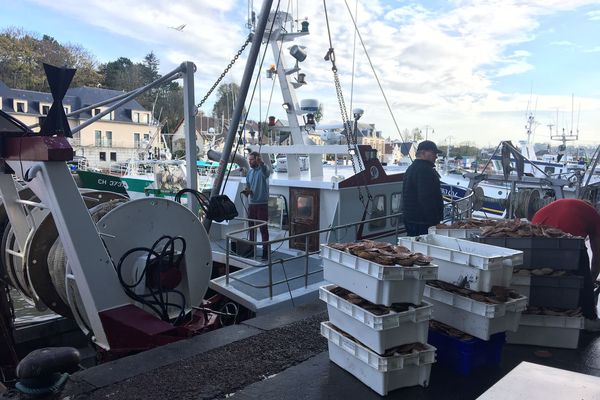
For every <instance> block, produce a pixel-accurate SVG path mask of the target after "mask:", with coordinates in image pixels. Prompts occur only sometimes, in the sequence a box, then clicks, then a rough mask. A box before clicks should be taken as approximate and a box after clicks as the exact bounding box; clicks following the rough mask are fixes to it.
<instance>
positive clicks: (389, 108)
mask: <svg viewBox="0 0 600 400" xmlns="http://www.w3.org/2000/svg"><path fill="white" fill-rule="evenodd" d="M323 1H325V0H323ZM344 3H345V4H346V8H347V9H348V13H349V14H350V18H351V19H352V24H353V25H354V29H355V32H356V33H357V34H358V38H359V39H360V43H361V45H362V48H363V50H364V52H365V55H366V56H367V60H368V61H369V65H370V66H371V70H372V71H373V75H374V76H375V80H376V81H377V85H378V86H379V90H380V91H381V95H382V96H383V99H384V100H385V104H386V106H387V108H388V111H389V112H390V115H391V116H392V120H393V121H394V126H395V127H396V131H397V132H398V135H399V136H400V139H401V140H402V141H403V142H404V138H403V137H402V133H401V132H400V128H399V127H398V122H396V117H395V116H394V113H393V112H392V107H391V106H390V102H389V101H388V98H387V96H386V95H385V92H384V90H383V86H382V85H381V82H380V80H379V76H378V75H377V72H376V71H375V67H374V66H373V62H371V57H370V56H369V53H368V52H367V47H366V46H365V42H364V41H363V38H362V35H361V34H360V31H359V30H358V26H357V25H356V21H355V20H354V17H353V15H352V11H350V6H348V1H347V0H344ZM408 156H409V158H410V159H411V161H412V157H411V156H410V154H409V155H408Z"/></svg>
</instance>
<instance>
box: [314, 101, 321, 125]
mask: <svg viewBox="0 0 600 400" xmlns="http://www.w3.org/2000/svg"><path fill="white" fill-rule="evenodd" d="M322 119H323V103H319V108H317V112H315V122H320V121H321V120H322Z"/></svg>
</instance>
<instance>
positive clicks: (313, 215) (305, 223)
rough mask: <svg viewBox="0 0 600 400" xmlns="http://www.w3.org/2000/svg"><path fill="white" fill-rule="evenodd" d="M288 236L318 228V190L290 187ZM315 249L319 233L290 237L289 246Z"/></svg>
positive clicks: (299, 248)
mask: <svg viewBox="0 0 600 400" xmlns="http://www.w3.org/2000/svg"><path fill="white" fill-rule="evenodd" d="M290 203H291V204H290V236H294V235H299V234H302V233H306V232H312V231H316V230H318V229H319V214H320V210H321V209H320V202H319V190H318V189H306V188H290ZM307 241H308V242H307ZM307 243H308V251H317V250H318V249H319V234H318V233H315V234H312V235H309V236H308V238H307V237H305V236H301V237H298V238H292V239H290V248H291V249H298V250H306V244H307Z"/></svg>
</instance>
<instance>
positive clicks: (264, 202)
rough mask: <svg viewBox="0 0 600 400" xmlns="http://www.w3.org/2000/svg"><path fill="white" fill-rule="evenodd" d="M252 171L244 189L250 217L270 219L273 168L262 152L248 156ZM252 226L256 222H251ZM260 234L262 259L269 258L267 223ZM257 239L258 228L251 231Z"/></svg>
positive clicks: (247, 176) (251, 237)
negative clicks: (269, 165)
mask: <svg viewBox="0 0 600 400" xmlns="http://www.w3.org/2000/svg"><path fill="white" fill-rule="evenodd" d="M248 164H250V171H248V175H246V188H245V189H244V190H243V191H242V193H244V194H245V195H246V196H248V203H249V205H248V218H249V219H256V220H259V221H265V222H266V221H268V219H269V181H268V179H269V175H271V169H270V168H268V167H267V166H266V165H265V163H264V162H263V161H262V158H261V156H260V153H259V152H257V151H253V152H252V153H250V155H249V156H248ZM249 225H250V226H254V223H252V222H250V223H249ZM260 236H261V238H262V241H263V250H262V259H263V260H267V259H268V255H269V249H268V246H267V245H266V244H265V243H264V242H268V241H269V228H268V227H267V224H266V223H265V224H264V225H262V226H261V227H260ZM255 239H256V229H252V230H251V231H250V240H251V241H254V240H255Z"/></svg>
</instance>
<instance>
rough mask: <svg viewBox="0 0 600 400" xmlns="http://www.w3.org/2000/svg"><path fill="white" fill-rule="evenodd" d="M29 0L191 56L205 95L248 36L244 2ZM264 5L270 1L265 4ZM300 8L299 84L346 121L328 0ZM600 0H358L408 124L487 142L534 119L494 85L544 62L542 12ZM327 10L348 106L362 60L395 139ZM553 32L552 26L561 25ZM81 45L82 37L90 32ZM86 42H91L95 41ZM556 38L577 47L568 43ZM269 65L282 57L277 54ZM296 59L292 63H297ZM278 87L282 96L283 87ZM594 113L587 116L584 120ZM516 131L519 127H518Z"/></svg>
mask: <svg viewBox="0 0 600 400" xmlns="http://www.w3.org/2000/svg"><path fill="white" fill-rule="evenodd" d="M27 1H29V2H30V3H34V4H36V5H37V6H39V7H47V8H52V9H53V10H55V11H56V12H60V13H62V14H63V15H65V20H68V18H72V19H74V20H77V21H78V22H80V23H86V24H89V25H90V26H94V27H96V28H99V29H102V30H105V31H106V32H110V33H112V34H114V35H118V36H120V37H122V38H123V41H127V40H133V41H136V42H137V43H141V44H147V46H148V49H153V50H154V51H155V53H156V54H157V56H158V57H159V59H160V60H161V69H163V71H162V72H163V73H164V72H167V71H168V70H170V69H172V68H173V67H175V66H176V65H178V64H180V63H181V62H182V61H185V60H191V61H193V62H195V63H196V65H197V67H198V73H197V74H196V77H195V79H196V95H197V97H199V96H202V95H203V94H204V92H205V91H206V90H207V89H208V88H209V87H210V85H211V84H212V82H213V81H214V80H215V79H216V78H217V77H218V76H219V75H220V73H221V72H222V70H223V69H224V67H225V66H226V64H227V63H228V62H229V60H230V59H231V57H232V56H233V55H234V52H235V51H236V50H237V49H238V48H239V46H240V45H241V44H242V43H243V41H244V39H245V37H246V35H247V30H246V29H245V28H244V24H245V18H246V2H245V1H241V0H237V1H235V0H219V1H214V0H193V1H192V0H186V1H183V0H175V1H170V2H165V1H159V0H148V1H145V2H139V1H134V0H112V1H105V0H63V1H60V2H54V3H49V2H47V1H46V0H27ZM254 3H255V5H256V6H257V7H259V6H260V4H259V3H261V2H259V1H255V2H254ZM300 3H302V4H301V7H302V9H301V10H300V11H299V12H297V10H295V6H296V4H298V3H297V2H294V1H291V2H290V3H289V4H291V6H292V7H294V10H293V11H294V12H293V13H294V16H296V15H297V16H299V17H300V18H301V19H302V18H303V17H304V16H309V17H310V19H309V21H310V30H311V35H310V36H307V37H303V38H300V39H299V40H298V43H299V44H304V45H306V46H307V52H308V58H307V61H305V62H304V63H302V64H301V67H302V68H303V72H305V73H306V74H307V75H306V79H307V81H308V85H306V86H305V87H303V88H302V89H301V90H300V91H299V93H298V97H299V98H309V97H314V98H319V99H320V100H321V101H322V102H323V103H324V105H325V118H326V119H331V120H333V119H339V111H338V106H337V100H336V96H335V92H334V90H333V80H332V73H331V65H330V64H329V63H328V62H326V61H324V60H323V56H324V55H325V53H326V52H327V49H328V48H329V42H328V34H327V27H326V24H325V19H324V16H323V5H322V2H321V1H302V2H300ZM347 3H348V5H349V7H350V9H351V10H352V11H354V6H355V4H357V3H355V1H352V0H347ZM598 3H599V2H598V0H570V1H564V0H528V1H517V0H506V1H491V0H454V1H453V2H447V3H445V4H444V8H443V9H435V10H434V9H429V8H427V6H426V5H423V4H416V3H409V2H389V1H386V2H383V1H378V0H369V1H364V0H363V1H359V2H358V16H357V23H358V25H359V29H360V31H361V34H362V36H363V39H364V41H365V46H366V47H367V49H368V52H369V55H370V57H371V60H372V62H373V63H374V68H375V70H376V72H377V74H378V76H379V78H380V80H381V83H382V85H383V87H384V89H385V91H386V94H387V97H388V100H389V101H390V103H391V105H392V109H393V112H394V115H395V116H396V119H397V120H398V122H399V124H400V128H401V129H403V128H413V127H415V126H423V125H425V124H429V125H436V124H437V125H438V126H434V127H435V129H436V133H437V134H439V135H442V133H443V132H444V131H446V132H447V133H448V134H449V133H450V132H453V134H455V135H456V136H457V137H460V136H461V135H463V136H464V137H469V138H474V140H479V141H483V140H492V139H496V138H506V136H503V135H506V134H507V133H509V132H510V133H511V134H514V133H516V132H514V130H515V129H518V127H520V126H522V125H523V121H524V117H523V110H525V108H526V104H527V101H526V100H527V98H528V97H529V95H528V94H527V95H521V94H519V93H501V92H499V91H498V89H497V88H495V86H494V85H495V79H497V78H499V77H505V76H508V75H518V74H522V73H524V72H527V71H531V70H533V69H535V66H534V65H533V61H532V60H531V59H532V56H533V54H532V53H531V52H530V51H526V50H523V49H522V48H519V46H521V45H524V44H527V43H529V42H531V41H532V40H533V39H535V38H536V35H538V34H540V31H539V29H540V28H541V21H542V18H543V17H546V16H549V15H552V14H556V13H560V12H565V11H571V10H575V9H577V8H579V7H582V6H586V5H591V4H598ZM281 4H282V6H281V7H282V8H283V9H285V8H286V7H288V2H286V1H282V2H281ZM327 7H328V9H327V11H328V14H329V20H330V25H331V34H332V41H333V46H334V48H335V53H336V58H337V67H338V69H339V75H340V79H341V82H342V85H343V89H344V95H345V98H346V102H347V105H348V106H350V92H351V89H350V88H351V82H352V76H351V72H352V69H353V67H354V69H355V78H354V89H353V99H352V100H353V104H354V105H360V106H364V108H365V109H366V113H365V117H364V119H369V120H370V121H372V122H375V123H376V124H377V126H378V128H379V129H382V130H384V135H385V136H389V135H395V130H396V129H395V127H394V125H393V123H392V120H391V117H390V116H389V113H388V112H387V110H386V106H385V103H384V101H383V97H382V95H381V93H380V92H379V89H378V87H377V84H376V81H375V79H373V72H372V71H371V68H370V66H369V65H368V60H367V57H366V55H365V53H364V51H363V50H362V47H361V44H360V41H359V40H358V38H357V39H356V40H357V46H356V53H355V63H354V65H353V56H352V55H353V40H354V29H353V25H352V21H351V20H350V18H349V16H348V10H347V8H346V5H345V3H344V2H343V1H341V0H333V1H328V2H327ZM586 16H587V18H588V19H591V20H597V19H600V11H590V12H588V13H587V14H586ZM180 24H186V27H185V29H184V30H183V31H182V32H177V31H175V30H173V29H169V28H168V27H169V26H178V25H180ZM544 29H545V32H549V31H550V30H552V27H544ZM73 40H74V41H77V42H81V40H79V39H78V38H74V39H73ZM81 44H82V45H83V46H84V47H85V46H86V43H84V42H81ZM551 44H552V45H555V46H574V45H575V44H574V43H571V42H569V41H566V40H564V41H555V42H553V43H551ZM287 47H288V46H287V45H286V46H285V51H287ZM90 50H91V52H92V53H93V52H94V49H90ZM587 51H588V52H597V51H600V49H599V48H593V49H589V50H587ZM247 54H248V50H246V53H245V54H244V55H243V56H242V57H241V58H240V61H238V64H239V65H236V66H235V67H234V69H233V70H232V71H231V73H230V76H228V77H227V78H226V81H235V82H240V81H241V74H242V71H243V64H244V58H245V57H246V56H247ZM125 56H126V55H125ZM266 62H267V63H268V64H270V63H273V62H274V60H273V58H272V57H271V56H269V57H268V58H267V61H266ZM287 62H288V67H289V64H290V63H291V61H287ZM263 75H264V74H263ZM269 83H270V82H268V81H267V82H264V81H263V84H262V89H263V93H262V100H263V103H262V113H263V117H264V114H265V113H267V111H266V109H267V103H268V99H269V93H268V91H269ZM528 89H529V88H524V89H523V92H527V90H528ZM275 90H276V91H278V89H277V85H276V89H275ZM565 98H566V97H565ZM279 99H280V95H279V94H278V93H276V94H275V95H274V96H273V99H272V102H271V108H270V109H269V113H273V114H275V115H279V116H281V117H284V115H281V114H282V110H281V107H280V104H281V101H280V100H279ZM561 99H562V97H561ZM563 100H564V99H563ZM256 102H258V100H255V103H256ZM546 102H548V104H546ZM556 102H558V99H557V98H554V97H552V96H540V98H539V104H544V107H546V108H547V109H550V107H551V106H550V105H549V104H555V103H556ZM599 103H600V100H598V99H597V98H596V99H595V98H589V99H582V104H585V109H586V110H587V111H586V112H588V114H587V115H586V116H588V117H589V122H588V123H589V124H590V125H589V126H590V129H589V131H590V132H591V131H592V130H591V127H592V126H594V125H600V117H599V116H598V115H600V104H599ZM210 107H211V106H210V105H208V106H207V107H206V108H205V109H206V110H210ZM582 110H583V109H582ZM594 110H596V114H594ZM255 113H256V114H258V113H257V112H255ZM509 114H510V117H507V115H509ZM583 114H584V111H582V121H583V120H584V118H583ZM482 115H485V118H482V117H481V116H482ZM461 124H462V125H461ZM509 126H511V127H512V128H511V129H512V132H511V129H507V128H508V127H509Z"/></svg>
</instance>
